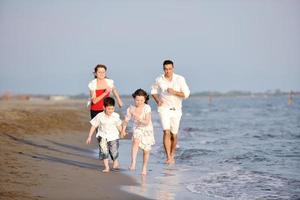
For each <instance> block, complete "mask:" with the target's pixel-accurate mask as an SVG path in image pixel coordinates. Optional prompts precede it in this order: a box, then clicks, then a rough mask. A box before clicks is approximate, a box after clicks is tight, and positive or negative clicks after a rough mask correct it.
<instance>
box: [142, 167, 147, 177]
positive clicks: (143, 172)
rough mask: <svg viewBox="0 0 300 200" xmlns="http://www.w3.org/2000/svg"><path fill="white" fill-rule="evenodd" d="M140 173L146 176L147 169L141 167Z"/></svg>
mask: <svg viewBox="0 0 300 200" xmlns="http://www.w3.org/2000/svg"><path fill="white" fill-rule="evenodd" d="M142 175H143V176H146V175H147V169H146V168H145V169H144V168H143V170H142Z"/></svg>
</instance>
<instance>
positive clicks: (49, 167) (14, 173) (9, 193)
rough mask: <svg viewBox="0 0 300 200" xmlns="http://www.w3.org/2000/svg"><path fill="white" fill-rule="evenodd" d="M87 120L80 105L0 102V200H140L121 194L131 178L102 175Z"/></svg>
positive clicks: (83, 106) (124, 193)
mask: <svg viewBox="0 0 300 200" xmlns="http://www.w3.org/2000/svg"><path fill="white" fill-rule="evenodd" d="M88 121H89V111H88V110H87V108H86V107H85V102H84V101H80V100H67V101H47V100H43V101H42V100H41V101H0V148H1V149H0V159H1V162H0V177H1V178H0V199H5V200H7V199H18V200H23V199H51V200H52V199H145V198H143V197H141V196H137V195H134V194H130V193H127V192H125V191H122V190H121V189H120V186H122V185H135V184H137V183H136V182H135V181H134V180H133V179H131V178H130V177H128V176H126V175H125V174H123V173H121V172H120V171H119V172H118V171H114V172H110V173H107V174H105V173H102V172H101V169H102V166H101V164H100V161H99V160H97V159H96V158H95V157H93V149H94V148H95V147H96V144H93V145H89V146H88V145H85V144H84V141H85V139H86V136H87V132H88V130H89V123H88Z"/></svg>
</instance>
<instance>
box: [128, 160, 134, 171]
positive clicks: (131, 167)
mask: <svg viewBox="0 0 300 200" xmlns="http://www.w3.org/2000/svg"><path fill="white" fill-rule="evenodd" d="M128 169H129V170H130V171H133V170H135V162H131V165H130V167H128Z"/></svg>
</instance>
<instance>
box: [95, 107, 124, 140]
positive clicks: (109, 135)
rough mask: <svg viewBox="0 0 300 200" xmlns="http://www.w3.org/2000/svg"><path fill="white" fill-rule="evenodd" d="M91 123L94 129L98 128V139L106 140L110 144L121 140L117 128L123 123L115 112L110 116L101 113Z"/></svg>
mask: <svg viewBox="0 0 300 200" xmlns="http://www.w3.org/2000/svg"><path fill="white" fill-rule="evenodd" d="M90 123H91V124H92V126H94V127H98V131H97V134H96V138H97V137H99V136H100V137H102V138H105V139H106V140H107V141H108V142H110V141H113V140H116V139H119V130H118V128H117V126H121V124H122V121H121V119H120V115H119V114H118V113H116V112H113V113H112V114H111V115H110V116H108V115H106V114H105V112H101V113H99V114H97V115H96V117H94V118H93V119H92V120H91V121H90Z"/></svg>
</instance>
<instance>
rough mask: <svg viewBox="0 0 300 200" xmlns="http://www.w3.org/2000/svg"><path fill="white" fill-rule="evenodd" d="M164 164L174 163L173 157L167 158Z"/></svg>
mask: <svg viewBox="0 0 300 200" xmlns="http://www.w3.org/2000/svg"><path fill="white" fill-rule="evenodd" d="M166 164H167V165H171V164H175V160H174V158H170V159H167V160H166Z"/></svg>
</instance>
